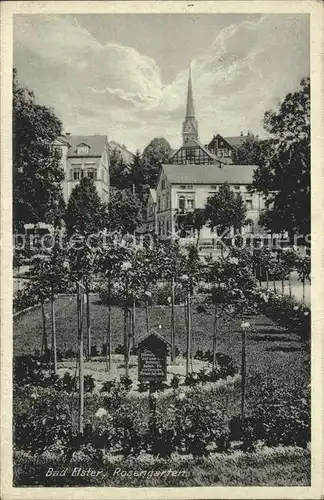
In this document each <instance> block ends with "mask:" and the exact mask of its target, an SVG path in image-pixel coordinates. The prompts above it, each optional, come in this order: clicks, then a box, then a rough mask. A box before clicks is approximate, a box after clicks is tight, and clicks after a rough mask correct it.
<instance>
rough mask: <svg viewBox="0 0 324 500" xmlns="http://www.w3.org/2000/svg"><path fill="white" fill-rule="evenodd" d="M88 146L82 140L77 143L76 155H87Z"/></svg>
mask: <svg viewBox="0 0 324 500" xmlns="http://www.w3.org/2000/svg"><path fill="white" fill-rule="evenodd" d="M89 151H90V148H89V146H88V145H87V144H85V143H84V142H82V143H81V144H78V146H77V149H76V152H77V154H78V155H87V154H89Z"/></svg>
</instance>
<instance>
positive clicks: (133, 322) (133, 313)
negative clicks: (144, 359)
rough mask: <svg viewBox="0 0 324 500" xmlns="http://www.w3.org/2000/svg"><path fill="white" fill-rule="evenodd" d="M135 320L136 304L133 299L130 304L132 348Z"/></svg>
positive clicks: (133, 345)
mask: <svg viewBox="0 0 324 500" xmlns="http://www.w3.org/2000/svg"><path fill="white" fill-rule="evenodd" d="M135 318H136V303H135V298H133V304H132V347H135Z"/></svg>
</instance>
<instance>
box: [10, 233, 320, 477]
mask: <svg viewBox="0 0 324 500" xmlns="http://www.w3.org/2000/svg"><path fill="white" fill-rule="evenodd" d="M81 240H82V238H81V239H80V241H81ZM132 243H133V240H132V239H129V240H128V239H127V237H125V238H122V239H120V240H116V238H113V237H112V236H109V237H107V238H106V239H105V245H104V246H97V247H95V248H93V247H91V246H89V245H87V244H86V243H85V242H84V241H83V243H82V244H80V245H79V248H78V249H73V248H72V249H71V248H68V250H63V249H62V248H61V246H59V245H58V241H55V244H54V248H52V249H51V251H48V252H47V253H46V252H43V254H42V255H36V256H34V257H33V258H32V259H30V263H31V264H30V268H29V272H28V277H29V280H28V285H27V286H25V287H24V288H23V289H21V290H20V291H19V292H18V294H17V295H16V298H15V302H14V308H15V309H16V311H17V313H16V317H15V320H14V426H15V432H14V447H15V463H16V465H15V482H16V484H17V485H46V486H52V485H55V486H60V485H70V486H73V485H77V484H81V483H82V484H87V485H93V486H94V485H117V486H118V485H123V484H124V485H129V484H130V482H131V484H133V485H135V486H143V485H152V481H153V484H154V485H157V486H158V485H175V486H176V485H181V484H183V485H188V484H189V485H214V484H222V485H235V484H246V485H247V484H273V485H287V484H288V485H295V484H307V483H308V482H309V477H310V452H309V442H310V385H309V384H310V310H309V307H308V306H306V305H305V303H304V302H303V301H301V302H298V301H297V300H296V299H295V298H294V297H292V296H289V294H287V295H284V294H282V293H281V292H280V291H279V290H274V289H273V287H272V286H270V285H271V280H272V279H277V280H278V279H281V280H282V281H283V282H288V280H289V276H290V272H291V271H292V270H293V269H296V270H297V271H298V273H299V276H300V277H301V278H300V279H301V282H303V283H304V282H305V281H308V280H309V272H310V269H309V258H308V257H301V256H299V255H298V254H295V253H294V252H292V251H291V250H288V251H286V252H281V253H280V254H276V255H274V253H273V252H271V251H270V250H268V249H267V248H265V247H263V248H253V247H249V248H242V249H239V248H235V247H232V248H230V249H229V250H228V251H227V252H225V253H223V255H222V256H219V257H218V258H217V259H212V258H207V259H202V258H201V257H199V254H198V252H197V249H196V248H195V246H190V247H188V248H186V249H185V250H184V249H181V247H180V246H179V244H178V243H177V242H176V241H173V240H158V239H156V241H155V242H154V243H153V244H150V245H145V242H144V245H142V246H137V247H136V246H134V245H133V244H132ZM280 270H281V274H280ZM262 276H266V280H265V279H264V278H263V277H262ZM19 309H22V311H20V312H19ZM150 335H153V337H155V336H156V337H157V338H158V339H162V340H163V339H165V345H166V360H165V361H166V376H165V378H164V379H163V380H156V381H154V380H151V381H146V380H138V374H139V370H138V359H139V358H138V351H139V342H138V341H139V340H140V339H141V338H145V337H148V336H150ZM153 378H154V377H153ZM94 464H96V467H97V468H100V469H103V470H104V471H105V475H104V476H99V477H85V478H80V477H59V476H58V477H55V478H53V477H46V471H47V469H48V467H53V468H54V469H55V468H57V469H61V468H62V467H63V466H64V465H65V466H70V465H71V466H72V465H73V466H82V467H83V468H85V467H89V466H91V467H94ZM118 464H119V465H120V464H122V467H124V468H125V466H126V465H127V468H128V469H130V470H134V471H136V470H141V469H143V468H144V469H145V467H150V468H153V469H156V470H160V469H161V467H162V465H163V467H162V468H164V469H165V468H168V467H171V468H173V469H175V470H178V469H179V470H183V469H185V470H186V471H187V475H186V477H181V476H178V477H173V476H172V475H170V476H165V477H161V478H159V477H154V480H153V479H150V480H149V479H145V478H143V477H136V476H135V477H132V479H131V480H130V479H129V478H124V479H123V478H122V477H113V475H112V472H111V471H113V470H114V469H115V467H117V466H118ZM125 464H126V465H125ZM265 465H266V466H265ZM80 482H81V483H80Z"/></svg>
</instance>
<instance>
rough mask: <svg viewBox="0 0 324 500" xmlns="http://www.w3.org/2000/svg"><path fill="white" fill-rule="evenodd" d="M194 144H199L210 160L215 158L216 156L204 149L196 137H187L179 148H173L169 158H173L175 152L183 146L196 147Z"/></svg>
mask: <svg viewBox="0 0 324 500" xmlns="http://www.w3.org/2000/svg"><path fill="white" fill-rule="evenodd" d="M196 146H199V147H200V148H201V149H202V150H203V152H204V153H205V154H206V155H207V156H209V157H210V158H211V159H212V160H216V156H215V155H214V154H213V153H212V152H211V151H209V150H208V149H206V148H205V146H203V145H202V144H201V143H200V142H199V141H197V139H189V141H188V142H186V143H185V144H183V145H182V146H180V148H178V149H175V150H173V153H172V154H171V155H170V158H173V157H174V156H175V155H176V153H178V152H179V151H180V150H181V149H183V148H184V149H185V148H192V147H196Z"/></svg>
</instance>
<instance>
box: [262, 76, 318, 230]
mask: <svg viewBox="0 0 324 500" xmlns="http://www.w3.org/2000/svg"><path fill="white" fill-rule="evenodd" d="M264 127H265V129H266V131H267V132H268V133H269V134H270V137H271V138H270V140H269V141H267V147H266V148H264V150H263V151H262V154H261V155H260V158H259V161H258V162H257V164H258V165H259V168H258V169H257V170H256V172H255V174H254V180H253V188H254V189H255V190H256V191H258V192H261V193H262V194H263V195H264V196H265V198H266V211H265V212H264V213H263V214H262V217H261V219H260V223H261V224H262V225H264V226H265V227H267V228H268V229H270V230H271V231H272V232H273V233H281V232H282V231H288V233H289V235H290V236H291V237H292V235H293V234H298V235H304V236H306V235H308V234H309V233H310V80H309V78H303V79H302V80H301V82H300V87H299V89H298V90H297V91H295V92H293V93H291V92H289V93H288V94H287V95H286V97H285V99H284V100H283V102H282V103H281V105H280V107H279V109H278V110H276V111H267V112H266V114H265V116H264Z"/></svg>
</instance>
